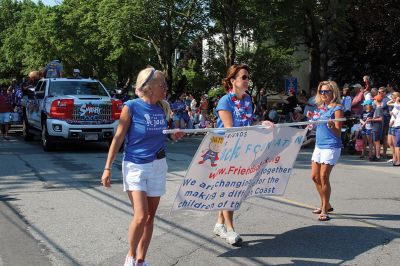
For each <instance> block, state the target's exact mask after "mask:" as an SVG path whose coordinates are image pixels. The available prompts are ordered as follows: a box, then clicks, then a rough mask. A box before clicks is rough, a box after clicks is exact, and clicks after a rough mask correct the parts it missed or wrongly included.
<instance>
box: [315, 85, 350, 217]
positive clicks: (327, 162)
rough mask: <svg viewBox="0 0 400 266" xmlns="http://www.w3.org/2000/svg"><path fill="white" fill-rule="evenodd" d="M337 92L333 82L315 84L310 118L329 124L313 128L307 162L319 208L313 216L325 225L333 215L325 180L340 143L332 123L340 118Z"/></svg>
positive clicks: (338, 126)
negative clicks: (310, 150)
mask: <svg viewBox="0 0 400 266" xmlns="http://www.w3.org/2000/svg"><path fill="white" fill-rule="evenodd" d="M340 100H341V99H340V92H339V88H338V86H337V84H336V82H334V81H323V82H321V83H319V85H318V90H317V95H316V97H315V103H316V104H317V105H318V109H317V110H315V112H314V118H318V119H319V120H329V122H328V123H326V124H325V123H324V124H317V131H316V142H315V149H314V152H313V155H312V158H311V161H312V166H311V177H312V180H313V181H314V183H315V186H316V188H317V191H318V194H319V196H320V199H321V204H320V207H319V208H317V209H315V210H314V211H313V213H315V214H319V217H318V220H320V221H328V220H329V219H330V217H329V215H328V212H331V211H333V208H332V205H331V204H330V202H329V201H330V196H331V185H330V182H329V177H330V174H331V171H332V169H333V167H334V166H335V164H336V163H337V161H338V160H339V157H340V152H341V146H342V140H341V137H340V136H341V128H342V123H341V122H337V121H332V119H338V118H342V117H343V106H342V105H341V104H340Z"/></svg>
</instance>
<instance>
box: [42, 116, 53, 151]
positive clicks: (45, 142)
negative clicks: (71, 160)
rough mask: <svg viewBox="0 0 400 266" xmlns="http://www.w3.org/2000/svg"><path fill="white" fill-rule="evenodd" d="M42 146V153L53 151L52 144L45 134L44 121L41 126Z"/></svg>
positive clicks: (47, 134) (46, 133)
mask: <svg viewBox="0 0 400 266" xmlns="http://www.w3.org/2000/svg"><path fill="white" fill-rule="evenodd" d="M42 146H43V150H44V151H52V150H54V147H55V146H54V142H53V141H52V139H51V137H50V136H49V133H48V132H47V125H46V121H44V123H43V125H42Z"/></svg>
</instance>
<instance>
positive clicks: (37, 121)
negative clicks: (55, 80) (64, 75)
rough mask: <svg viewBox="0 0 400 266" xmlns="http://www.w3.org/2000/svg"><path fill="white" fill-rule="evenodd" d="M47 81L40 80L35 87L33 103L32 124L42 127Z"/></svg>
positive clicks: (38, 127)
mask: <svg viewBox="0 0 400 266" xmlns="http://www.w3.org/2000/svg"><path fill="white" fill-rule="evenodd" d="M45 89H46V81H42V82H41V83H40V82H39V83H38V84H37V86H36V88H35V95H34V97H33V104H32V125H33V126H34V127H35V128H37V129H40V128H41V127H42V125H41V112H42V108H43V99H44V96H45Z"/></svg>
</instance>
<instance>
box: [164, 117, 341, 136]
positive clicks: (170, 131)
mask: <svg viewBox="0 0 400 266" xmlns="http://www.w3.org/2000/svg"><path fill="white" fill-rule="evenodd" d="M346 120H347V119H346V118H338V119H330V120H316V121H313V120H309V121H305V122H296V123H282V124H274V127H276V128H281V127H293V126H294V127H296V126H307V125H310V124H323V123H328V122H329V121H333V122H344V121H346ZM255 128H273V127H271V126H264V125H257V126H246V127H229V128H196V129H165V130H163V133H164V134H174V133H177V132H183V133H186V134H192V133H207V132H215V133H225V132H232V131H241V130H248V129H255Z"/></svg>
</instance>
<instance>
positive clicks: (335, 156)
mask: <svg viewBox="0 0 400 266" xmlns="http://www.w3.org/2000/svg"><path fill="white" fill-rule="evenodd" d="M340 152H341V148H333V149H320V148H318V147H315V149H314V152H313V155H312V157H311V161H313V162H315V163H319V164H329V165H335V164H336V163H337V162H338V160H339V157H340Z"/></svg>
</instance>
